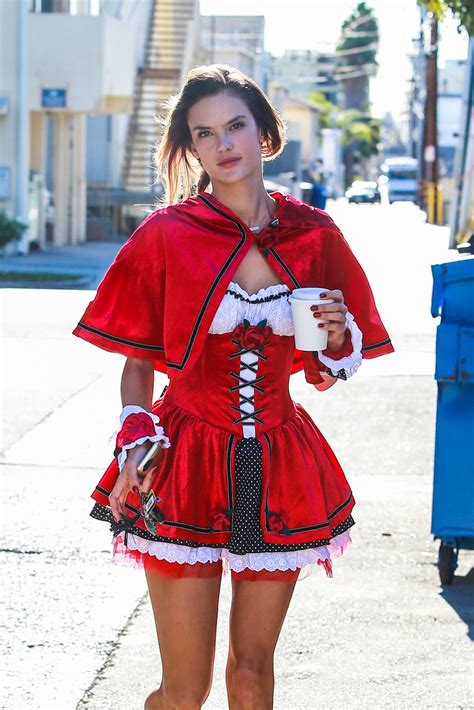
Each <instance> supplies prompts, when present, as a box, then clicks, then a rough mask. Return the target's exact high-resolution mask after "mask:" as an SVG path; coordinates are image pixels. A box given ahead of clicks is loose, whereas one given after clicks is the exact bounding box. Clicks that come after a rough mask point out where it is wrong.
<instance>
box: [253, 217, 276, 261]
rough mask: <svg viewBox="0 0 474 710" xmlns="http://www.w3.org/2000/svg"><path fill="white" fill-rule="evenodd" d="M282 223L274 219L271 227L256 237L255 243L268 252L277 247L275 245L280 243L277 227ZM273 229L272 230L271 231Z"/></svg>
mask: <svg viewBox="0 0 474 710" xmlns="http://www.w3.org/2000/svg"><path fill="white" fill-rule="evenodd" d="M279 223H280V220H279V219H274V220H273V222H270V225H269V227H270V228H269V227H266V228H265V229H263V230H262V232H261V233H260V234H257V235H256V236H255V241H256V243H257V246H258V248H259V249H260V250H261V251H263V252H267V253H268V250H269V249H271V248H272V247H274V246H275V244H276V243H277V241H278V232H277V231H276V229H274V228H275V227H278V225H279ZM271 228H272V229H271Z"/></svg>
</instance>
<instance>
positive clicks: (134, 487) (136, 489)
mask: <svg viewBox="0 0 474 710" xmlns="http://www.w3.org/2000/svg"><path fill="white" fill-rule="evenodd" d="M132 491H133V492H134V493H139V492H140V491H139V490H138V486H133V488H132Z"/></svg>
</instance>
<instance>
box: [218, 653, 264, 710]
mask: <svg viewBox="0 0 474 710" xmlns="http://www.w3.org/2000/svg"><path fill="white" fill-rule="evenodd" d="M226 679H227V689H228V692H229V693H230V695H231V696H232V697H233V698H238V699H240V700H241V701H245V700H247V701H251V700H254V701H256V700H258V699H263V698H265V697H266V696H267V695H268V694H269V693H270V694H271V693H272V692H273V684H274V676H273V657H271V658H265V659H264V658H260V659H258V660H257V659H249V658H241V659H239V658H229V661H228V663H227V673H226Z"/></svg>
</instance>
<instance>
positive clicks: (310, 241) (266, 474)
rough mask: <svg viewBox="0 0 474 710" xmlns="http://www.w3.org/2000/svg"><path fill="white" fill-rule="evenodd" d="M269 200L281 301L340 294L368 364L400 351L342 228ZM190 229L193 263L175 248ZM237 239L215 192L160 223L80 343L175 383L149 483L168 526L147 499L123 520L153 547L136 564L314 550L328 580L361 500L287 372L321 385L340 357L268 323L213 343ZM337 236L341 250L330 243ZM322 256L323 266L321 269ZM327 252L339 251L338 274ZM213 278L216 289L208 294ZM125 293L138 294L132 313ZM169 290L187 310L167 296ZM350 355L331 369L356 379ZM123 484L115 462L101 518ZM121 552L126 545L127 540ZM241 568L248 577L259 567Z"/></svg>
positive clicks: (282, 200) (271, 254)
mask: <svg viewBox="0 0 474 710" xmlns="http://www.w3.org/2000/svg"><path fill="white" fill-rule="evenodd" d="M272 196H273V197H274V198H275V199H276V200H277V201H278V203H279V208H278V210H277V219H276V220H275V222H274V223H272V225H273V226H272V227H271V228H268V229H267V230H264V232H263V233H261V234H260V235H259V238H258V239H259V246H260V247H261V248H262V251H263V252H264V254H265V255H266V256H267V258H268V259H269V261H270V262H271V265H272V267H273V268H274V270H275V271H276V272H277V273H279V274H280V276H281V277H282V287H281V288H282V289H283V292H285V293H283V292H281V294H280V295H283V296H285V301H286V296H287V293H288V292H289V291H291V290H292V288H294V287H297V286H310V285H322V286H324V287H327V288H328V289H330V288H341V290H342V291H343V293H344V295H345V302H346V304H347V306H348V308H349V311H350V316H351V318H352V322H353V327H352V326H351V329H350V333H351V336H352V338H349V346H351V347H352V346H353V342H352V341H354V334H355V335H356V339H357V338H359V340H360V348H359V351H360V356H361V358H362V357H376V356H377V355H382V354H385V353H388V352H391V351H392V350H393V348H392V346H391V343H390V340H389V338H388V335H387V333H386V331H385V329H384V327H383V325H382V323H381V321H380V318H379V315H378V312H377V310H376V308H375V304H374V301H373V296H372V293H371V290H370V287H369V286H368V283H367V280H366V278H365V275H364V273H363V271H362V269H361V267H360V265H359V264H358V262H357V261H356V259H355V258H354V256H353V255H352V253H351V252H350V250H349V248H348V246H347V243H346V242H345V240H344V238H343V237H342V235H340V232H339V231H338V230H337V227H335V225H334V224H333V223H332V221H331V220H330V218H329V217H328V216H327V215H326V214H325V213H324V212H321V211H320V210H315V209H314V208H310V207H308V206H307V205H303V204H302V203H299V202H298V201H296V200H295V199H294V198H288V197H286V196H283V195H280V194H279V193H274V194H273V195H272ZM182 210H183V212H182ZM170 214H171V216H172V217H173V218H174V221H173V222H171V221H170ZM216 215H217V217H215V216H216ZM222 215H224V216H225V217H226V219H227V221H231V222H232V224H233V226H234V227H235V226H237V227H238V230H235V229H234V235H233V240H234V243H233V246H234V249H233V250H232V249H231V250H230V254H229V253H227V258H226V253H225V251H226V250H222V254H221V255H220V254H219V247H222V244H221V243H220V242H221V241H222V234H221V231H220V230H217V231H214V232H213V237H212V238H211V237H209V235H208V233H207V231H206V230H208V229H209V226H210V224H211V225H212V223H213V218H214V219H215V221H217V222H218V225H219V220H220V219H221V218H222V220H223V217H222ZM183 217H184V219H183ZM295 221H297V222H298V223H297V225H296V226H295ZM180 222H181V224H180ZM291 224H293V229H292V230H291V231H290V230H289V227H290V226H291ZM280 225H281V232H280V233H279V227H280ZM172 226H173V228H174V229H173V230H172V229H171V227H172ZM180 226H181V228H182V229H181V231H180V230H179V229H178V227H180ZM221 227H222V231H223V232H224V233H225V231H226V228H227V229H228V225H227V224H226V223H225V222H223V221H222V224H221ZM186 229H187V230H188V241H187V244H188V246H189V249H188V251H192V252H193V255H194V257H195V260H194V261H193V262H192V261H191V260H190V255H189V253H186V252H185V253H183V252H182V251H181V250H180V247H182V236H183V230H184V231H185V230H186ZM241 230H242V231H243V235H242V234H241V236H242V237H243V239H242V240H241V244H240V249H241V250H242V251H244V253H246V251H247V249H248V247H249V246H250V244H251V242H252V239H253V236H252V234H251V233H249V230H247V229H246V228H245V225H242V224H241V223H240V222H239V220H238V218H237V217H236V216H235V215H233V214H232V213H231V212H229V211H228V210H227V208H225V207H224V206H223V205H221V204H220V203H218V202H217V201H216V200H215V199H214V198H212V196H209V195H207V194H201V195H199V196H198V197H197V198H191V199H189V200H187V201H186V202H185V203H181V205H177V206H174V207H171V208H167V209H166V210H159V211H158V212H156V213H154V214H153V215H151V216H150V217H149V218H148V219H147V220H145V222H144V223H143V224H142V225H141V226H140V227H139V229H138V230H137V232H135V233H134V235H132V237H131V239H130V240H129V242H127V244H126V245H125V246H124V247H123V248H122V250H121V252H120V253H119V254H118V256H117V258H116V261H115V262H114V264H113V265H112V266H111V267H110V269H109V271H108V272H107V274H106V276H105V277H104V279H103V281H102V283H101V285H100V286H99V289H98V292H97V296H96V298H95V299H94V301H92V302H91V304H90V305H89V307H88V309H87V310H86V313H85V314H84V316H83V318H82V319H81V321H80V323H79V324H78V326H77V328H76V329H75V331H74V333H75V334H76V335H79V336H80V337H83V338H85V339H86V340H89V341H90V342H92V343H94V344H96V345H99V346H100V347H103V348H105V349H107V350H112V351H117V352H121V353H122V354H124V355H128V356H132V357H148V358H149V357H152V358H153V359H154V361H155V367H156V368H157V369H161V370H163V369H164V368H165V367H166V370H167V372H168V375H169V377H170V385H169V387H168V388H167V390H166V392H165V393H164V395H163V396H162V397H161V398H160V399H159V400H158V401H157V402H155V403H154V405H153V412H154V413H155V414H158V416H159V418H160V425H161V426H163V427H164V430H165V433H166V435H167V436H168V437H169V439H170V441H171V447H170V448H169V449H166V450H165V451H164V458H163V461H162V463H161V464H160V467H159V469H158V470H157V473H156V475H155V479H154V482H153V490H154V491H155V493H156V495H157V496H158V497H159V499H160V500H159V503H158V505H159V507H160V510H161V512H162V514H163V515H164V521H163V522H162V523H161V524H160V526H159V532H160V534H159V535H157V536H152V535H151V533H149V532H148V531H147V530H146V529H145V526H144V524H143V520H142V519H141V518H140V516H139V512H140V511H139V499H138V496H136V495H135V494H133V493H132V492H131V493H130V494H129V496H128V498H127V510H128V512H129V514H130V516H134V525H133V529H130V530H129V531H128V534H129V535H130V536H131V539H133V540H136V539H137V538H140V539H141V540H144V541H147V545H148V547H147V549H146V551H145V552H142V553H141V554H148V552H149V549H150V543H157V544H160V545H161V549H163V547H162V546H163V544H166V543H168V544H170V545H172V547H173V550H175V549H176V548H178V546H181V548H183V547H186V548H187V550H189V549H194V550H198V552H199V548H200V549H201V552H202V550H204V549H205V550H214V551H215V556H214V560H215V559H218V557H217V556H218V555H220V554H222V553H223V551H225V552H224V558H226V559H229V555H231V556H232V555H233V556H234V557H237V556H239V555H240V556H242V557H245V556H246V557H245V559H246V560H249V559H250V560H252V555H257V557H258V555H259V554H260V555H262V554H265V553H266V555H267V557H266V559H267V560H268V559H269V558H268V553H275V554H278V553H279V552H281V551H283V550H284V551H288V552H292V553H295V554H293V557H292V562H291V564H292V565H295V564H297V562H295V560H297V554H296V553H297V552H298V551H301V550H313V551H314V552H315V554H314V558H313V561H314V562H318V563H321V562H323V563H325V561H326V560H327V562H326V563H325V567H326V572H327V573H328V574H330V573H331V572H330V555H329V554H328V553H325V554H324V555H322V554H321V551H322V550H325V551H327V549H328V545H329V548H330V546H331V541H334V540H335V539H337V538H338V536H340V535H343V534H344V533H346V532H347V530H348V529H349V528H350V527H351V526H352V525H353V524H354V520H353V518H352V516H351V511H352V509H353V507H354V504H355V501H354V498H353V496H352V492H351V489H350V486H349V484H348V482H347V480H346V478H345V476H344V473H343V471H342V469H341V467H340V465H339V463H338V462H337V459H336V457H335V455H334V453H333V452H332V450H331V448H330V446H329V445H328V443H327V442H326V441H325V439H324V437H323V436H322V434H321V432H320V431H319V430H318V428H317V427H316V425H315V424H314V422H313V421H312V419H311V418H310V417H309V415H308V414H307V413H306V412H305V411H304V409H303V408H302V407H301V406H300V405H299V404H296V403H294V402H293V401H292V399H291V397H290V395H289V391H288V383H289V377H290V374H291V373H292V372H294V371H297V370H298V369H302V367H304V369H305V375H306V379H307V380H308V381H309V382H318V381H320V380H321V377H320V374H319V373H320V370H321V369H322V367H323V364H322V361H321V359H323V360H324V358H326V359H327V357H328V356H330V355H331V353H328V352H327V351H325V352H324V353H299V352H298V351H296V350H295V344H294V338H293V336H292V334H291V333H290V332H286V333H284V334H281V333H279V332H278V327H275V329H274V328H273V327H272V325H271V323H270V324H269V326H267V328H266V329H265V333H264V334H262V332H260V334H257V339H256V340H252V339H251V338H250V340H249V338H248V337H247V336H246V333H245V327H244V328H242V326H241V324H239V322H236V323H235V324H234V323H232V325H235V327H234V328H232V329H231V330H228V331H227V332H221V333H213V330H212V325H213V322H214V320H213V319H214V318H215V316H216V313H217V310H218V307H219V305H220V304H222V302H223V299H224V297H225V295H226V290H228V287H229V283H230V277H231V275H232V274H233V272H234V271H235V269H236V268H237V265H238V263H240V260H241V258H243V255H244V254H242V253H241V252H240V251H239V249H237V248H236V246H239V245H236V244H235V241H236V239H237V238H238V235H239V232H241ZM235 232H237V233H235ZM178 234H179V235H180V236H179V238H178V237H177V235H178ZM335 235H336V241H337V245H338V248H337V249H335V245H334V244H333V243H331V242H332V241H334V238H335ZM225 236H226V235H225ZM191 237H192V238H191ZM341 240H342V241H341ZM293 242H294V243H293ZM299 245H303V246H304V245H306V246H312V248H313V250H312V251H309V252H308V254H307V261H308V262H309V263H310V264H313V268H312V269H308V265H307V264H305V263H303V262H302V261H301V249H299V248H298V247H299ZM341 245H342V246H341ZM230 246H232V241H230V243H229V244H228V247H230ZM285 246H286V250H285V248H284V247H285ZM227 251H229V250H227ZM314 251H316V253H317V254H319V256H320V257H321V256H322V255H323V257H324V258H323V260H321V258H319V260H316V261H315V260H314V259H313V257H314V253H313V252H314ZM331 252H334V254H336V252H337V256H338V257H339V261H338V263H337V264H334V263H333V262H332V260H331V259H332V258H336V256H333V257H332V256H331ZM283 255H284V257H285V258H284V257H283ZM341 255H344V258H342V256H341ZM198 257H199V258H198ZM219 257H220V258H219ZM222 260H224V263H222ZM176 262H179V265H180V266H181V270H180V277H179V280H176V279H177V275H176V274H177V271H176V268H175V267H176ZM211 267H212V268H211ZM208 271H211V272H212V274H211V276H212V275H213V277H214V278H213V280H212V283H211V284H210V283H209V275H208V273H207V272H208ZM333 271H334V275H333ZM170 272H171V276H172V277H173V278H174V279H175V280H174V288H172V284H173V282H171V286H170V281H169V279H170ZM303 275H304V278H302V276H303ZM127 277H130V278H127ZM127 282H130V283H132V284H133V287H134V294H133V298H131V299H130V301H129V302H127V303H125V299H124V294H123V290H124V289H125V288H126V284H127ZM209 286H211V288H209ZM212 287H213V288H212ZM231 291H232V289H231ZM173 292H174V293H178V294H179V295H180V298H179V299H176V298H171V295H170V294H171V293H173ZM275 297H276V294H275ZM249 300H251V299H249ZM188 305H189V306H191V307H192V309H195V311H196V319H195V321H194V327H192V325H193V324H192V323H191V324H188V323H187V322H186V321H187V320H188V319H189V314H187V311H188ZM249 312H252V311H251V309H250V311H249ZM181 319H182V320H183V321H185V322H184V323H181V322H180V321H181ZM237 320H238V319H237ZM252 325H253V324H252ZM348 325H349V322H348ZM190 327H191V332H189V328H190ZM257 330H258V329H257ZM261 330H262V329H261ZM202 331H205V332H202ZM247 335H248V333H247ZM359 336H360V337H359ZM159 337H161V343H163V344H162V345H161V344H160V342H159V341H158V340H157V338H159ZM176 341H177V342H176ZM185 344H186V346H187V347H183V345H185ZM351 347H349V350H351ZM168 353H170V355H169V354H168ZM346 355H347V353H346V352H343V353H342V359H340V362H341V363H344V365H345V367H342V368H341V369H340V370H338V368H336V370H335V374H338V375H339V376H340V377H341V378H342V379H345V378H346V376H347V374H349V375H350V374H352V372H351V368H350V366H349V365H350V362H349V361H350V357H345V356H346ZM320 358H321V359H320ZM326 361H327V360H326ZM353 369H354V370H355V369H356V367H355V368H353ZM249 378H250V379H249ZM249 382H250V384H248V383H249ZM117 475H118V469H117V464H116V462H115V461H113V462H112V463H111V464H110V466H109V467H108V469H107V470H106V472H105V473H104V475H103V476H102V478H101V480H100V482H99V483H98V486H97V488H96V490H95V491H94V493H93V498H94V500H95V501H96V503H97V506H96V509H95V510H96V517H103V518H104V519H110V517H109V516H107V514H106V513H104V511H107V510H108V509H107V506H108V495H109V493H110V491H111V489H112V488H113V485H114V483H115V480H116V477H117ZM252 486H254V488H255V490H254V494H255V496H257V497H258V506H256V507H255V505H254V510H252V506H249V504H248V503H249V490H250V489H252ZM239 501H240V502H239ZM254 513H255V514H256V518H255V516H254ZM246 516H247V518H246ZM252 516H254V517H252ZM246 519H247V522H248V530H246V522H245V521H246ZM257 528H258V529H257ZM123 542H124V543H125V545H126V544H127V537H126V536H125V538H123ZM131 548H132V549H135V550H137V549H140V545H137V544H133V545H131ZM142 549H143V548H142ZM170 549H171V548H170ZM318 552H319V555H318ZM160 554H161V553H160ZM249 555H250V557H249ZM226 556H227V557H226ZM290 557H291V556H290ZM166 559H169V558H166ZM196 559H197V558H196ZM253 559H254V561H255V560H257V558H256V557H254V558H253ZM260 559H261V558H260ZM288 559H289V558H288V557H287V561H286V562H285V563H284V564H288ZM305 560H306V561H307V560H308V556H307V555H306V557H305ZM206 561H213V560H212V559H211V558H208V559H207V560H206ZM257 562H258V560H257ZM246 564H247V565H248V566H249V567H252V562H247V563H246ZM300 566H302V565H300ZM231 568H232V558H231ZM253 568H256V567H253ZM257 568H258V566H257ZM265 568H266V569H268V565H267V566H266V567H265ZM277 568H279V569H282V567H281V566H280V567H277ZM283 569H288V567H283ZM292 569H295V566H293V567H292Z"/></svg>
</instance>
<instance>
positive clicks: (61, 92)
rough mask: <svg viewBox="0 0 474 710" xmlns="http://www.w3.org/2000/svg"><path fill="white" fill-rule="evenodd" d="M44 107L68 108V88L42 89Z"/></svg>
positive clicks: (42, 104)
mask: <svg viewBox="0 0 474 710" xmlns="http://www.w3.org/2000/svg"><path fill="white" fill-rule="evenodd" d="M41 106H42V108H66V89H41Z"/></svg>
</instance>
